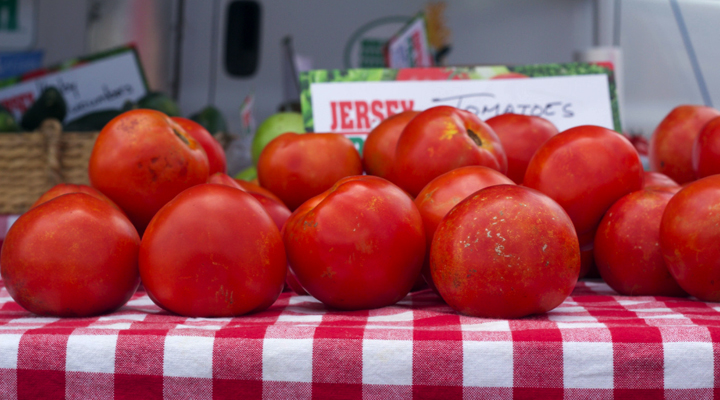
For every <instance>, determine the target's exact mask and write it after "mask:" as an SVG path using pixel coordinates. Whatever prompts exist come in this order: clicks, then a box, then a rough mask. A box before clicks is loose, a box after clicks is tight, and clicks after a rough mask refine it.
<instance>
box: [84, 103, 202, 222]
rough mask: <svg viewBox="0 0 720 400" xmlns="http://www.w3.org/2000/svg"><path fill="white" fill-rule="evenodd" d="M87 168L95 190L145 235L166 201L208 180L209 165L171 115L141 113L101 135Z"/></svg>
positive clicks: (132, 114)
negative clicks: (119, 209) (149, 224)
mask: <svg viewBox="0 0 720 400" xmlns="http://www.w3.org/2000/svg"><path fill="white" fill-rule="evenodd" d="M88 170H89V174H90V183H91V184H92V186H93V187H95V188H96V189H98V190H99V191H101V192H102V193H103V194H104V195H106V196H107V197H109V198H110V199H111V200H112V201H114V202H115V204H117V205H118V206H120V208H121V209H122V210H123V211H125V213H126V214H127V216H128V218H130V221H132V223H133V224H134V225H135V227H136V228H137V230H138V232H139V233H140V234H141V235H142V232H143V231H144V230H145V227H146V226H147V224H148V223H149V222H150V220H151V219H152V217H153V215H155V213H156V212H157V211H158V210H159V209H160V208H161V207H162V206H164V205H165V203H167V202H168V201H170V200H171V199H172V198H173V197H175V196H176V195H177V194H178V193H180V192H182V191H183V190H185V189H187V188H189V187H191V186H194V185H197V184H200V183H204V182H205V181H206V180H207V178H208V161H207V155H205V151H204V150H203V149H202V147H201V146H200V144H198V142H197V141H196V140H195V139H193V138H192V137H191V136H189V135H188V134H187V133H186V132H185V130H184V129H183V128H182V127H181V126H180V125H178V124H177V123H175V122H173V121H172V120H171V119H170V118H169V117H168V116H166V115H165V114H163V113H161V112H159V111H154V110H147V109H138V110H131V111H128V112H125V113H123V114H121V115H119V116H117V117H116V118H114V119H113V120H112V121H110V122H109V123H108V124H107V125H105V127H104V128H103V129H102V131H100V135H99V136H98V138H97V141H96V142H95V146H94V147H93V151H92V154H91V155H90V163H89V166H88Z"/></svg>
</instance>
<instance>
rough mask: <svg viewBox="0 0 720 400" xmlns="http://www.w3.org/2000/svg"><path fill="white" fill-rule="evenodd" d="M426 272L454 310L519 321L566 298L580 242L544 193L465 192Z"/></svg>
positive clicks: (441, 230) (518, 189) (512, 188)
mask: <svg viewBox="0 0 720 400" xmlns="http://www.w3.org/2000/svg"><path fill="white" fill-rule="evenodd" d="M430 272H431V273H432V279H433V282H434V283H435V286H436V287H437V289H438V292H439V293H440V295H441V296H442V298H443V299H445V301H447V303H448V305H450V307H452V308H454V309H455V310H458V311H460V312H461V313H463V314H468V315H472V316H476V317H486V318H520V317H525V316H528V315H531V314H540V313H544V312H546V311H549V310H552V309H553V308H555V307H557V306H559V305H560V303H562V302H563V301H564V300H565V299H566V298H567V297H568V296H569V295H570V292H572V290H573V288H574V287H575V283H577V280H578V276H579V274H580V247H579V245H578V238H577V235H576V234H575V229H574V228H573V223H572V221H571V220H570V218H569V217H568V215H567V214H566V213H565V211H563V209H562V208H561V207H560V205H559V204H558V203H556V202H554V201H553V200H552V199H550V197H548V196H546V195H544V194H542V193H540V192H538V191H535V190H533V189H529V188H526V187H522V186H517V185H495V186H490V187H487V188H485V189H482V190H480V191H478V192H475V193H474V194H472V195H470V196H468V197H466V198H465V200H463V201H461V202H460V203H458V205H457V206H455V207H453V209H452V210H451V211H450V212H449V213H448V214H447V216H446V217H445V218H443V220H442V221H441V222H440V225H439V226H438V228H437V231H436V232H435V235H434V237H433V242H432V247H431V250H430Z"/></svg>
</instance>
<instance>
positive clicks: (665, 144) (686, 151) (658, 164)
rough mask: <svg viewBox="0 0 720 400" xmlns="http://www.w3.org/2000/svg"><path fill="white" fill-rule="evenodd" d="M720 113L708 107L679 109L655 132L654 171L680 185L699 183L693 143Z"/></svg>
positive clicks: (651, 159)
mask: <svg viewBox="0 0 720 400" xmlns="http://www.w3.org/2000/svg"><path fill="white" fill-rule="evenodd" d="M718 116H720V111H718V110H716V109H714V108H712V107H705V106H697V105H688V104H685V105H681V106H678V107H675V108H674V109H673V110H672V111H670V113H669V114H668V115H666V116H665V118H664V119H663V120H662V121H661V122H660V124H659V125H658V126H657V128H655V131H654V132H653V134H652V136H651V137H650V151H649V153H648V158H649V159H650V167H651V169H652V170H653V171H655V172H661V173H663V174H665V175H667V176H669V177H670V178H671V179H673V180H674V181H676V182H677V183H679V184H681V185H682V184H684V183H687V182H691V181H693V180H695V172H694V171H693V166H692V152H693V143H694V142H695V139H696V138H697V136H698V135H699V134H700V130H701V129H702V128H703V126H705V124H706V123H708V122H709V121H710V120H711V119H713V118H715V117H718Z"/></svg>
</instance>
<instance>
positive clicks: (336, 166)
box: [257, 133, 362, 210]
mask: <svg viewBox="0 0 720 400" xmlns="http://www.w3.org/2000/svg"><path fill="white" fill-rule="evenodd" d="M257 169H258V180H259V181H260V186H262V187H264V188H266V189H268V190H270V191H271V192H273V193H274V194H275V195H277V196H278V197H280V199H282V201H283V203H285V205H286V206H288V208H289V209H291V210H295V209H296V208H298V207H299V206H300V205H301V204H302V203H304V202H305V201H306V200H308V199H309V198H311V197H313V196H317V195H318V194H320V193H322V192H324V191H326V190H328V189H329V188H331V187H332V186H333V185H334V184H335V182H337V181H338V180H340V179H341V178H344V177H346V176H352V175H360V174H362V160H361V159H360V154H358V152H357V150H356V149H355V146H354V145H353V143H352V142H351V141H350V139H348V138H346V137H345V136H343V135H338V134H335V133H310V134H307V133H306V134H297V133H284V134H282V135H280V136H278V137H276V138H275V139H273V140H272V141H270V143H268V144H267V146H265V148H264V149H263V151H262V153H260V158H259V160H258V166H257Z"/></svg>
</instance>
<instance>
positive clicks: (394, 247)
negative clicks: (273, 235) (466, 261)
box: [284, 176, 425, 310]
mask: <svg viewBox="0 0 720 400" xmlns="http://www.w3.org/2000/svg"><path fill="white" fill-rule="evenodd" d="M284 241H285V248H286V249H287V253H288V260H289V261H290V268H291V269H292V271H293V272H294V273H295V275H296V277H297V279H298V281H299V282H300V284H301V285H302V286H303V288H305V290H307V292H308V293H310V294H311V295H313V296H314V297H315V298H317V299H318V300H320V301H322V302H323V303H325V304H326V305H328V306H330V307H333V308H337V309H343V310H359V309H371V308H378V307H384V306H388V305H391V304H394V303H396V302H397V301H398V300H400V299H402V298H403V297H404V296H405V295H407V293H408V292H409V291H410V289H411V288H412V286H413V284H414V283H415V282H416V281H417V279H418V277H419V275H420V268H421V267H422V262H423V257H424V255H425V234H424V232H423V226H422V218H421V216H420V212H419V211H418V210H417V207H415V204H414V203H413V201H412V199H410V198H409V197H408V196H407V194H405V193H404V192H403V191H402V190H401V189H400V188H398V187H396V186H395V185H393V184H392V183H390V182H388V181H386V180H385V179H382V178H378V177H374V176H354V177H348V178H344V179H341V180H340V181H338V182H337V184H335V185H334V186H333V187H332V188H331V189H330V190H328V191H326V192H325V193H323V194H321V195H318V196H316V197H314V198H312V199H310V200H308V201H307V202H306V203H305V204H303V205H302V206H300V207H299V208H298V209H297V210H295V212H294V213H293V215H292V216H290V219H288V221H287V223H286V225H285V230H284Z"/></svg>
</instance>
